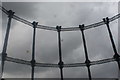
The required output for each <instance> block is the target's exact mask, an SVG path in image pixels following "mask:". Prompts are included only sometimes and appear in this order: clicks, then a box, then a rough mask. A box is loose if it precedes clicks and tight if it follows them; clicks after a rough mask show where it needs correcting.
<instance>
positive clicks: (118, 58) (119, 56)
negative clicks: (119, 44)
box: [113, 53, 120, 61]
mask: <svg viewBox="0 0 120 80" xmlns="http://www.w3.org/2000/svg"><path fill="white" fill-rule="evenodd" d="M113 58H114V59H115V60H116V61H120V55H119V54H118V53H116V54H115V55H114V56H113Z"/></svg>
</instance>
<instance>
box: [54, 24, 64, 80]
mask: <svg viewBox="0 0 120 80" xmlns="http://www.w3.org/2000/svg"><path fill="white" fill-rule="evenodd" d="M56 29H57V31H58V43H59V63H58V65H59V68H60V74H61V80H63V65H64V63H63V61H62V53H61V38H60V31H61V26H56Z"/></svg>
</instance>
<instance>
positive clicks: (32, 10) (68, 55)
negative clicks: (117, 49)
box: [0, 2, 118, 78]
mask: <svg viewBox="0 0 120 80" xmlns="http://www.w3.org/2000/svg"><path fill="white" fill-rule="evenodd" d="M2 5H3V7H5V8H6V9H7V10H10V9H11V10H13V11H14V12H15V14H16V15H17V16H19V17H21V18H24V19H26V20H28V21H30V22H33V21H37V22H39V24H42V25H49V26H52V27H56V26H57V25H60V26H62V27H74V26H75V27H76V26H79V25H80V24H85V25H88V24H92V23H95V22H99V21H102V19H103V18H105V17H112V16H114V15H116V14H117V13H118V3H117V2H72V3H69V2H36V3H35V2H34V3H33V2H32V3H30V2H4V3H2ZM6 24H7V16H6V15H5V14H4V13H3V18H2V30H1V29H0V32H1V31H2V33H3V34H2V36H3V38H4V35H5V29H6ZM110 28H111V30H112V33H113V36H114V40H115V43H116V45H118V22H117V20H116V21H114V22H112V23H111V24H110ZM32 31H33V29H32V28H31V27H30V26H28V25H25V24H23V23H21V22H18V21H15V20H12V25H11V32H10V38H9V44H8V50H7V53H8V56H11V57H14V58H19V59H24V60H29V61H30V60H31V52H32ZM85 37H86V42H87V48H88V54H89V59H90V60H91V61H94V60H100V59H106V58H111V57H112V56H113V54H114V53H113V50H112V46H111V43H110V39H109V36H108V32H107V28H106V26H105V25H103V26H100V27H98V28H94V29H89V30H86V31H85ZM3 38H2V39H3ZM61 38H62V57H63V61H64V63H66V64H67V63H75V62H76V63H78V62H84V61H85V55H84V49H83V44H82V38H81V32H80V31H75V32H73V31H71V32H62V33H61ZM0 39H1V38H0ZM35 55H36V61H37V62H39V63H40V62H45V63H56V64H57V63H58V62H59V60H58V59H59V58H58V43H57V32H53V31H47V30H41V29H37V35H36V53H35ZM91 72H92V77H95V78H96V77H97V78H99V77H104V78H111V77H117V76H118V68H117V64H116V63H114V62H112V63H107V64H101V65H96V66H92V67H91ZM30 74H31V66H26V65H22V64H16V63H12V62H6V63H5V71H4V77H5V78H6V77H14V78H15V77H19V78H21V77H28V78H29V77H30ZM35 77H37V78H58V77H60V74H59V69H57V68H55V69H54V68H36V69H35ZM64 77H66V78H70V77H72V78H84V77H88V76H87V69H86V67H83V68H81V67H80V68H64Z"/></svg>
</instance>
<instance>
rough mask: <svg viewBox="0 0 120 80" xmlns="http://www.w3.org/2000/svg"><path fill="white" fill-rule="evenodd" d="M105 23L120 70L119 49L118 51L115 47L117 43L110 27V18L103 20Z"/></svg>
mask: <svg viewBox="0 0 120 80" xmlns="http://www.w3.org/2000/svg"><path fill="white" fill-rule="evenodd" d="M103 21H104V23H105V24H106V26H107V29H108V33H109V37H110V40H111V43H112V47H113V51H114V56H113V57H114V58H115V60H116V61H117V63H118V67H119V70H120V59H119V58H120V55H119V54H118V53H117V49H116V46H115V43H114V40H113V36H112V33H111V30H110V27H109V18H108V17H107V18H103Z"/></svg>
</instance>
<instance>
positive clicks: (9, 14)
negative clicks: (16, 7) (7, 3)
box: [8, 10, 15, 18]
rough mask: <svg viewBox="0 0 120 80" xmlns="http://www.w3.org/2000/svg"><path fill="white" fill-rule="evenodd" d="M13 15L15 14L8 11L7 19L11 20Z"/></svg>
mask: <svg viewBox="0 0 120 80" xmlns="http://www.w3.org/2000/svg"><path fill="white" fill-rule="evenodd" d="M14 13H15V12H13V11H12V10H9V11H8V17H9V18H12V17H13V15H14Z"/></svg>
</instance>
